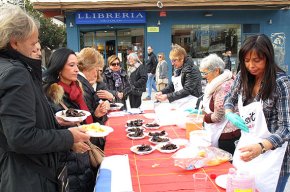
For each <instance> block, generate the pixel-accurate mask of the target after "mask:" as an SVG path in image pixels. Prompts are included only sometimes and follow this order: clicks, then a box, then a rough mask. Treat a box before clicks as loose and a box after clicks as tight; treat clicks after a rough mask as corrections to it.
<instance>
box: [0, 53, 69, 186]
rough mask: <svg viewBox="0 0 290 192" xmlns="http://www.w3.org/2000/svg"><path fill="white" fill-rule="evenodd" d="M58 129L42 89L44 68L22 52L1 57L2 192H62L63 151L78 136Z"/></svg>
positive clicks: (0, 167)
mask: <svg viewBox="0 0 290 192" xmlns="http://www.w3.org/2000/svg"><path fill="white" fill-rule="evenodd" d="M56 127H57V123H56V120H55V118H54V114H53V112H52V110H51V109H50V108H49V105H48V103H47V100H46V98H45V95H44V94H43V91H42V86H41V63H40V61H37V60H33V59H29V58H27V57H24V56H22V55H20V54H19V53H17V52H15V51H14V52H13V53H12V54H10V51H9V52H5V53H3V52H1V53H0V191H3V192H4V191H9V192H14V191H15V192H18V191H22V192H34V191H35V192H41V191H43V192H44V191H45V192H48V191H56V188H57V185H56V183H54V182H52V181H50V180H49V179H47V178H46V177H45V176H43V175H42V174H38V173H39V172H38V171H36V169H35V166H36V167H38V168H40V169H41V170H43V171H44V172H46V173H50V175H51V176H52V177H54V178H55V180H56V179H57V167H58V162H59V153H58V152H60V151H66V150H69V149H70V148H71V147H72V145H73V136H72V134H71V133H70V131H68V130H56Z"/></svg>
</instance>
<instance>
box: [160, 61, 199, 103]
mask: <svg viewBox="0 0 290 192" xmlns="http://www.w3.org/2000/svg"><path fill="white" fill-rule="evenodd" d="M180 75H181V83H182V86H183V89H182V90H180V91H175V90H174V86H173V83H172V82H170V83H169V84H168V85H167V87H165V88H164V89H163V90H161V92H162V93H163V94H167V97H168V100H169V102H173V101H175V100H178V99H181V98H184V97H187V96H188V95H193V96H195V97H200V96H201V95H202V87H201V75H200V71H199V69H198V67H197V66H195V65H194V64H193V61H192V58H190V57H187V58H185V60H184V64H183V66H182V69H181V74H180Z"/></svg>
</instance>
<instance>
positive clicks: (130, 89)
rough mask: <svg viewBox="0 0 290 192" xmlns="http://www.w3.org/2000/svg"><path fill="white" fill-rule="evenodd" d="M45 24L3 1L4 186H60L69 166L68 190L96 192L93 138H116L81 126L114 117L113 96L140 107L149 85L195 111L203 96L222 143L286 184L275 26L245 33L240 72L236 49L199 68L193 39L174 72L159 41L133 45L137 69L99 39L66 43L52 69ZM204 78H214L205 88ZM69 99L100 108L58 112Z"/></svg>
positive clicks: (0, 170)
mask: <svg viewBox="0 0 290 192" xmlns="http://www.w3.org/2000/svg"><path fill="white" fill-rule="evenodd" d="M38 29H39V23H38V22H37V21H35V20H34V19H33V18H32V17H31V16H29V15H28V14H27V13H25V12H24V11H23V10H21V9H20V8H18V7H15V6H8V7H5V8H1V9H0V36H1V41H0V87H1V89H0V103H1V104H0V162H1V164H0V191H15V192H16V191H24V192H25V191H27V192H28V191H29V192H30V191H58V188H59V185H58V181H57V175H59V173H61V172H62V171H63V169H64V168H67V170H66V171H67V178H68V179H67V181H66V182H67V188H66V189H65V190H66V191H70V192H74V191H76V192H77V191H82V192H92V191H93V189H94V186H95V180H96V175H97V172H98V169H97V168H95V167H92V165H91V164H90V158H89V150H90V146H89V145H88V143H87V142H89V141H90V142H92V143H93V144H95V145H97V146H98V147H100V148H101V149H104V147H105V142H106V141H105V138H103V137H97V138H90V136H89V135H87V134H86V133H85V130H83V129H82V128H81V127H78V126H79V125H80V124H91V123H95V122H98V123H100V124H105V123H106V121H107V119H108V116H107V114H108V110H109V108H110V103H122V104H123V109H124V110H126V109H127V107H128V106H127V103H126V100H127V99H128V100H129V104H130V107H131V108H138V107H140V105H141V104H142V95H143V93H144V92H146V88H147V91H148V92H147V97H146V98H145V100H153V99H156V101H157V102H169V103H174V104H177V105H178V106H180V108H181V109H186V108H188V107H189V106H190V107H192V108H193V110H192V111H191V112H192V113H199V112H200V111H199V110H197V108H199V104H200V105H202V106H203V107H202V108H201V109H202V113H203V114H204V120H203V121H204V127H205V129H206V130H207V132H208V134H209V135H210V136H211V142H212V146H215V147H219V148H221V149H223V150H225V151H228V152H229V153H231V154H233V164H234V166H236V167H237V168H239V167H243V169H246V170H252V171H251V172H253V170H254V171H255V176H256V180H257V181H258V182H257V183H258V187H259V189H262V191H275V190H276V191H277V192H282V191H284V188H285V186H286V182H287V180H288V179H289V165H290V157H289V153H290V147H289V143H288V142H289V138H290V134H289V131H290V81H289V78H288V76H287V74H286V73H285V72H284V71H283V70H282V69H280V68H279V67H278V65H277V64H276V63H275V60H274V49H273V46H272V43H271V40H270V39H269V38H268V37H267V36H266V35H263V34H261V35H253V36H251V37H249V38H247V39H246V40H245V41H244V43H243V44H242V46H241V48H240V50H239V53H238V55H239V69H240V70H239V72H238V73H233V72H232V71H231V62H230V56H231V53H229V52H228V53H227V56H226V57H227V62H226V63H225V61H224V60H223V59H222V58H221V57H219V56H218V55H216V54H210V55H208V56H207V57H205V58H203V59H202V60H201V63H200V66H199V67H198V66H196V65H195V64H194V62H193V60H192V58H191V57H189V56H188V55H187V52H186V50H185V49H184V48H183V47H181V46H180V45H177V44H175V45H172V47H171V51H170V54H169V58H170V61H171V63H172V66H173V75H172V77H171V76H170V75H169V74H170V73H169V71H168V70H169V66H168V63H167V62H166V56H165V55H164V53H163V52H159V53H158V54H157V56H156V55H155V54H154V52H153V47H152V46H148V47H147V52H148V58H147V60H146V62H145V63H142V62H141V61H140V59H139V57H138V55H137V54H136V53H134V52H131V53H130V54H128V57H127V60H128V62H127V70H125V69H124V68H123V67H122V63H121V60H120V59H119V57H118V56H117V55H112V56H110V57H109V58H108V59H107V64H106V65H105V61H104V59H103V55H101V54H100V53H99V52H98V51H97V50H96V49H95V48H93V47H89V48H84V49H82V50H81V51H80V52H79V53H75V52H74V51H73V50H70V49H68V48H59V49H57V50H55V51H54V52H53V53H52V55H51V57H50V59H49V62H48V64H47V66H46V69H45V70H44V71H43V70H42V68H41V48H40V43H39V32H38ZM104 66H106V67H105V68H104ZM103 70H104V71H103ZM202 79H206V81H207V85H206V87H205V89H204V93H203V92H202V84H201V81H202ZM152 89H154V90H155V91H156V94H155V97H154V98H151V95H152ZM68 108H74V109H80V110H85V111H88V112H90V114H91V115H90V116H88V117H87V118H86V119H85V120H84V121H78V122H69V121H65V120H64V119H62V118H60V117H56V116H55V113H56V112H58V111H61V110H65V109H68ZM237 141H238V144H237ZM236 144H237V145H236ZM265 166H267V169H265ZM28 178H29V182H28V181H27V179H28ZM261 183H262V184H261Z"/></svg>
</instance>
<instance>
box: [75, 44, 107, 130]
mask: <svg viewBox="0 0 290 192" xmlns="http://www.w3.org/2000/svg"><path fill="white" fill-rule="evenodd" d="M77 58H78V68H79V70H80V71H79V75H78V80H79V81H80V82H81V83H82V88H83V90H84V98H85V101H86V104H87V105H88V108H89V110H90V112H91V113H92V114H94V111H95V114H94V115H93V121H94V122H99V123H101V124H104V123H105V121H106V120H107V115H106V114H107V112H108V111H107V109H108V108H109V103H108V102H106V103H103V104H102V105H103V107H101V106H102V105H100V103H102V102H103V101H102V100H101V99H100V98H99V97H98V96H97V95H96V92H95V90H94V88H93V86H92V84H94V83H95V82H97V81H98V79H99V78H100V77H101V76H100V71H99V70H100V69H102V68H103V66H104V59H103V56H102V55H101V54H100V53H99V52H98V51H97V50H96V49H95V48H93V47H91V48H89V47H88V48H84V49H82V50H81V51H80V52H79V54H78V55H77Z"/></svg>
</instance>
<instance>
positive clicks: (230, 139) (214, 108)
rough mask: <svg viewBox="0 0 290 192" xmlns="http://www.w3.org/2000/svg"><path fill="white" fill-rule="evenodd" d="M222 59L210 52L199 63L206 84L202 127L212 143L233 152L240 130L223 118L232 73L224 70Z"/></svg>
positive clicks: (231, 82)
mask: <svg viewBox="0 0 290 192" xmlns="http://www.w3.org/2000/svg"><path fill="white" fill-rule="evenodd" d="M224 68H225V63H224V61H223V60H222V59H221V58H220V57H219V56H217V55H216V54H210V55H209V56H207V57H205V58H203V59H202V60H201V63H200V68H199V69H200V72H201V75H202V77H203V78H205V79H206V80H207V82H208V84H207V85H206V87H205V91H204V97H203V107H204V108H203V110H204V112H205V115H204V127H205V129H206V130H207V132H208V133H209V134H210V135H211V142H212V145H213V146H215V147H219V148H221V149H223V150H225V151H228V152H230V153H231V154H233V153H234V150H235V144H234V142H235V141H236V140H238V139H239V138H240V135H241V132H240V130H239V129H237V128H236V127H235V126H234V125H233V124H232V123H230V122H229V121H228V120H226V119H225V109H224V107H223V106H224V97H225V95H226V94H227V92H229V91H230V88H231V85H232V84H233V74H232V72H231V71H229V70H227V69H226V70H225V69H224Z"/></svg>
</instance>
